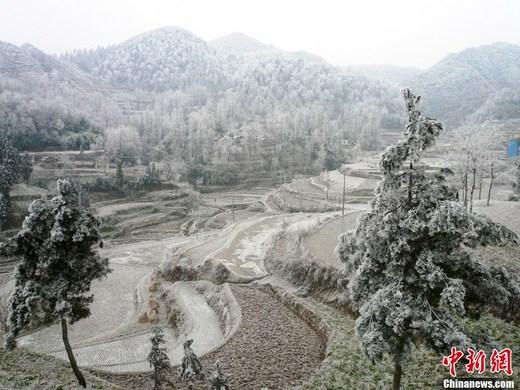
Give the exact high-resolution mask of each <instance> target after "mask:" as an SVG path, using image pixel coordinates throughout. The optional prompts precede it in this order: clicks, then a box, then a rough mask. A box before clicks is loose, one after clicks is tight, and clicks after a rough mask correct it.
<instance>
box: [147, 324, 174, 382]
mask: <svg viewBox="0 0 520 390" xmlns="http://www.w3.org/2000/svg"><path fill="white" fill-rule="evenodd" d="M150 342H151V344H152V349H151V350H150V353H149V354H148V357H147V358H146V360H148V362H149V363H150V368H152V369H153V381H154V386H153V388H154V390H157V389H159V388H160V386H161V374H162V372H163V371H164V370H167V369H168V368H170V359H169V358H168V355H167V354H166V348H165V347H164V344H166V341H164V333H163V330H162V329H161V327H159V326H154V327H152V337H150Z"/></svg>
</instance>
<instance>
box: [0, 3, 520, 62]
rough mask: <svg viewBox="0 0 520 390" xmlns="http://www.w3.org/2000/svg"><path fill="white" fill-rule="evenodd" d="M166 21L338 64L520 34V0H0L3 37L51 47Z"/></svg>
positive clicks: (438, 52)
mask: <svg viewBox="0 0 520 390" xmlns="http://www.w3.org/2000/svg"><path fill="white" fill-rule="evenodd" d="M165 26H176V27H182V28H185V29H187V30H189V31H191V32H193V33H194V34H196V35H198V36H200V37H201V38H203V39H205V40H210V39H214V38H217V37H219V36H222V35H225V34H228V33H231V32H236V31H239V32H243V33H245V34H247V35H249V36H251V37H253V38H256V39H258V40H260V41H262V42H265V43H269V44H272V45H274V46H276V47H279V48H281V49H286V50H305V51H308V52H311V53H314V54H317V55H320V56H322V57H324V58H325V59H327V60H328V61H330V62H331V63H333V64H336V65H348V64H395V65H407V66H417V67H422V68H426V67H429V66H431V65H433V64H434V63H435V62H437V61H438V60H440V59H441V58H442V57H444V56H445V55H446V54H448V53H451V52H456V51H460V50H462V49H464V48H466V47H471V46H478V45H482V44H488V43H493V42H497V41H505V42H510V43H516V44H519V43H520V0H357V1H352V0H337V1H332V0H318V1H308V0H300V1H297V0H205V1H202V0H0V40H2V41H7V42H11V43H14V44H17V45H19V44H23V43H26V42H29V43H32V44H33V45H35V46H37V47H38V48H40V49H42V50H44V51H46V52H48V53H60V52H63V51H66V50H70V49H74V48H93V47H97V46H106V45H109V44H114V43H120V42H122V41H124V40H126V39H128V38H130V37H131V36H133V35H136V34H139V33H142V32H144V31H148V30H153V29H156V28H160V27H165Z"/></svg>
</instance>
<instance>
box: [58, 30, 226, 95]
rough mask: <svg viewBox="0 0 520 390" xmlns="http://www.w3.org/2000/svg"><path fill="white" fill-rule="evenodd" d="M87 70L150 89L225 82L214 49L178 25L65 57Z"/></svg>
mask: <svg viewBox="0 0 520 390" xmlns="http://www.w3.org/2000/svg"><path fill="white" fill-rule="evenodd" d="M65 59H67V60H68V61H70V62H72V63H75V64H76V65H78V66H79V67H80V68H81V69H83V70H84V71H86V72H88V73H90V74H92V75H96V76H97V77H99V78H101V79H103V80H105V81H108V82H110V83H112V84H114V85H117V86H120V87H125V88H136V89H144V90H148V91H156V92H159V91H165V90H170V89H173V90H174V89H181V88H187V87H190V86H192V85H207V86H211V87H216V86H218V85H220V83H221V82H222V81H223V80H222V78H223V74H222V70H221V66H220V64H219V62H218V61H217V58H216V55H215V51H214V50H213V49H212V48H211V47H210V46H209V45H208V44H207V43H206V42H204V41H203V40H202V39H200V38H199V37H197V36H196V35H194V34H192V33H190V32H188V31H186V30H183V29H180V28H176V27H166V28H161V29H158V30H154V31H150V32H146V33H144V34H140V35H138V36H135V37H133V38H131V39H129V40H128V41H126V42H123V43H121V44H118V45H113V46H109V47H107V48H99V49H96V50H88V51H77V52H74V53H72V54H71V55H67V56H65Z"/></svg>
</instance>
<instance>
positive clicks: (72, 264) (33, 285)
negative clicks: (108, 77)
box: [0, 180, 110, 387]
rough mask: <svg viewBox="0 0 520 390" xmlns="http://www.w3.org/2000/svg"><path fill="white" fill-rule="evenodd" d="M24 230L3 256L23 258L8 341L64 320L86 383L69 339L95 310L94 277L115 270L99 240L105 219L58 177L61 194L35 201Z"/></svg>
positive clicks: (4, 246) (8, 343)
mask: <svg viewBox="0 0 520 390" xmlns="http://www.w3.org/2000/svg"><path fill="white" fill-rule="evenodd" d="M29 213H30V214H29V216H28V217H26V218H25V221H24V223H23V226H22V229H21V230H20V231H19V232H18V234H17V235H16V236H15V237H13V238H12V239H10V240H9V241H7V242H5V243H3V244H2V245H1V246H0V254H1V255H3V256H16V257H18V258H19V259H20V262H19V264H18V265H17V267H16V271H15V276H14V280H15V286H14V291H13V293H12V295H11V296H10V298H9V303H8V309H9V318H8V326H9V333H8V334H7V335H6V339H5V345H6V347H7V348H8V349H11V348H14V347H15V346H16V342H15V337H16V336H17V335H18V334H19V333H20V332H21V331H22V330H23V329H28V328H32V327H35V326H38V325H43V324H49V323H53V322H60V323H61V329H62V337H63V343H64V345H65V350H66V351H67V355H68V358H69V361H70V364H71V366H72V369H73V371H74V374H75V375H76V378H77V380H78V382H79V384H80V385H81V386H83V387H85V386H86V383H85V378H84V377H83V375H82V374H81V372H80V370H79V368H78V366H77V364H76V360H75V358H74V355H73V353H72V348H71V346H70V343H69V339H68V332H67V322H69V323H70V324H73V323H75V322H76V321H78V320H81V319H83V318H86V317H88V316H89V315H90V309H89V305H90V303H92V301H93V300H94V297H93V295H92V294H89V291H90V285H91V282H92V281H93V280H95V279H99V278H102V277H104V276H106V275H107V273H108V272H110V269H109V266H108V259H106V258H102V257H100V256H99V255H98V254H97V253H96V251H95V249H94V248H93V246H94V245H95V244H100V245H101V243H102V241H101V236H100V233H99V230H98V228H99V225H100V223H101V222H100V220H99V219H98V218H97V217H96V216H94V215H93V213H92V212H91V211H90V210H88V209H85V208H84V207H82V206H81V205H80V203H79V199H78V194H77V192H76V190H75V188H74V186H73V185H72V184H71V183H70V182H69V181H67V180H58V183H57V195H56V196H55V197H54V198H52V200H50V201H48V200H46V199H44V198H42V199H39V200H35V201H34V202H32V203H31V205H30V206H29Z"/></svg>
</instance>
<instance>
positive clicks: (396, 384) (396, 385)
mask: <svg viewBox="0 0 520 390" xmlns="http://www.w3.org/2000/svg"><path fill="white" fill-rule="evenodd" d="M403 349H404V345H403V343H402V342H400V343H399V345H398V347H397V353H396V354H395V356H394V380H393V385H392V389H393V390H399V389H400V388H401V377H402V375H403V367H402V366H401V359H402V357H403Z"/></svg>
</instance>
